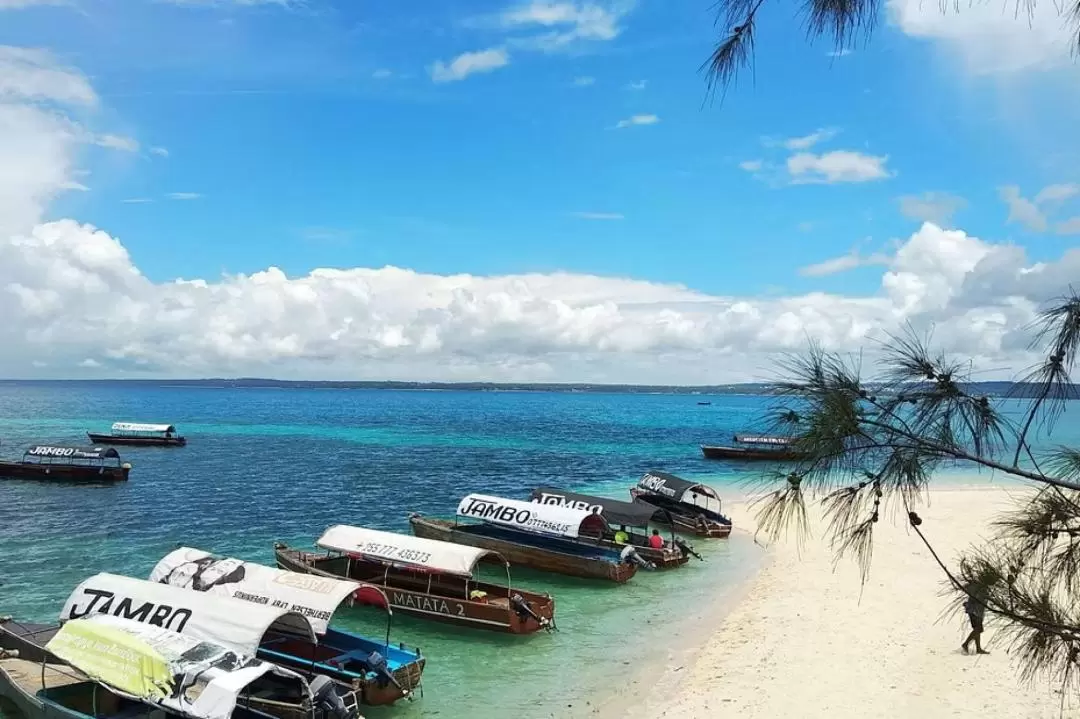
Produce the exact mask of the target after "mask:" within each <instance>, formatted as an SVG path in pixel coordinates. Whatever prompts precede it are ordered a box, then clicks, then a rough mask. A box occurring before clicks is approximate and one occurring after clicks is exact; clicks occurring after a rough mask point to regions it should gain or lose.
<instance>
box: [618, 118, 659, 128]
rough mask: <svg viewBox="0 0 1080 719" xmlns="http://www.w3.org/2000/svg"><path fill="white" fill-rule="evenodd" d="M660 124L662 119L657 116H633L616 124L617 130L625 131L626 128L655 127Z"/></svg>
mask: <svg viewBox="0 0 1080 719" xmlns="http://www.w3.org/2000/svg"><path fill="white" fill-rule="evenodd" d="M658 122H660V118H659V117H657V116H656V115H631V116H630V117H628V118H626V119H625V120H619V121H618V122H617V123H615V127H616V128H617V129H620V130H621V129H623V128H624V127H633V126H635V125H655V124H656V123H658Z"/></svg>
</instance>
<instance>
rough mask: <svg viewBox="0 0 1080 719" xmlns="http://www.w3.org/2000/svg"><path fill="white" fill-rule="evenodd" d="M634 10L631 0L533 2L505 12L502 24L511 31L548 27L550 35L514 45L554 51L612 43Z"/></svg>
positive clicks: (519, 39)
mask: <svg viewBox="0 0 1080 719" xmlns="http://www.w3.org/2000/svg"><path fill="white" fill-rule="evenodd" d="M633 7H634V2H632V1H631V0H623V1H622V2H613V3H608V4H607V5H600V4H597V3H594V2H584V3H577V2H549V1H546V0H534V1H533V2H531V3H528V4H525V5H518V6H515V7H512V8H510V9H508V10H505V11H504V12H503V13H502V14H501V15H500V16H499V23H500V24H501V25H502V27H503V28H505V29H508V30H515V29H520V28H524V29H531V28H548V29H549V31H548V32H544V33H542V34H540V35H533V36H529V37H525V38H518V39H515V40H514V41H513V42H514V44H515V45H518V46H520V47H525V48H529V49H536V50H542V51H545V52H555V51H560V50H565V49H567V48H569V47H572V46H574V45H576V44H577V43H578V42H580V41H586V42H588V41H592V42H597V41H606V40H613V39H615V38H616V37H618V36H619V34H620V33H621V32H622V27H620V25H619V21H620V20H621V19H622V17H623V16H624V15H626V14H627V13H628V12H630V11H631V10H632V9H633Z"/></svg>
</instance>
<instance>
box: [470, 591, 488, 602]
mask: <svg viewBox="0 0 1080 719" xmlns="http://www.w3.org/2000/svg"><path fill="white" fill-rule="evenodd" d="M469 599H470V600H472V601H474V602H480V603H482V604H486V603H487V592H485V591H483V590H482V589H474V590H472V591H471V592H469Z"/></svg>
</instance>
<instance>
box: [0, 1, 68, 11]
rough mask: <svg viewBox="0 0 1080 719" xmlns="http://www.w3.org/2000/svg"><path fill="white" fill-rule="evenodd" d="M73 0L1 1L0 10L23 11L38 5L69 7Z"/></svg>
mask: <svg viewBox="0 0 1080 719" xmlns="http://www.w3.org/2000/svg"><path fill="white" fill-rule="evenodd" d="M70 1H71V0H0V10H21V9H23V8H28V7H34V6H38V5H67V4H69V3H70Z"/></svg>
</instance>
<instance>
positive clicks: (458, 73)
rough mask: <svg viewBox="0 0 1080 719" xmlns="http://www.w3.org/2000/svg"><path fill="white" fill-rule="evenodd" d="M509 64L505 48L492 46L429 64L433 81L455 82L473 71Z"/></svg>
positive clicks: (494, 68) (481, 71) (487, 69)
mask: <svg viewBox="0 0 1080 719" xmlns="http://www.w3.org/2000/svg"><path fill="white" fill-rule="evenodd" d="M509 64H510V54H509V53H508V52H506V48H502V47H493V48H488V49H487V50H478V51H477V52H466V53H462V54H461V55H458V56H457V57H455V58H454V59H453V60H451V61H450V62H449V63H444V62H443V61H442V60H438V61H436V62H435V64H434V65H432V66H431V79H432V80H434V81H435V82H455V81H457V80H464V79H465V78H467V77H468V76H469V75H472V74H474V73H478V72H479V73H483V72H491V71H493V70H498V69H499V68H500V67H506V66H507V65H509Z"/></svg>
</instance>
